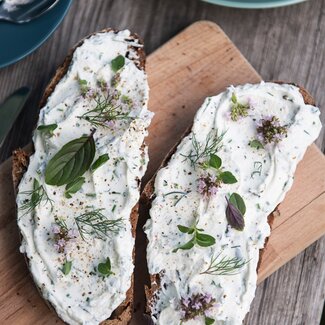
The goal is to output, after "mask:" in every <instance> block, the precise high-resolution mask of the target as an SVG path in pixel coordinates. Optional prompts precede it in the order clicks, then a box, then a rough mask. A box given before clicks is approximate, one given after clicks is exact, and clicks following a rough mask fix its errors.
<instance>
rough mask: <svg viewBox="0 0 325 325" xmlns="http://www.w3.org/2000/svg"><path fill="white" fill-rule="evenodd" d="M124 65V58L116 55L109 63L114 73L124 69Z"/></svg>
mask: <svg viewBox="0 0 325 325" xmlns="http://www.w3.org/2000/svg"><path fill="white" fill-rule="evenodd" d="M124 64H125V58H124V56H123V55H118V56H117V57H116V58H115V59H113V60H112V62H111V67H112V70H113V71H114V72H117V71H118V70H120V69H121V68H123V67H124Z"/></svg>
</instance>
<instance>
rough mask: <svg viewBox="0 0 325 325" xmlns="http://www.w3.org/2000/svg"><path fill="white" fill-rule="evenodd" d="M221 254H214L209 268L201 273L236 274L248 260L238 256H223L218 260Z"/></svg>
mask: <svg viewBox="0 0 325 325" xmlns="http://www.w3.org/2000/svg"><path fill="white" fill-rule="evenodd" d="M219 256H220V254H218V255H217V256H216V257H214V256H212V257H211V261H210V264H209V266H208V268H207V269H206V270H205V271H203V272H201V273H200V274H209V275H235V274H238V273H239V270H240V269H241V268H242V267H243V266H245V265H246V264H247V263H248V261H246V260H244V259H242V258H238V257H225V256H224V257H223V258H222V259H221V260H219V261H218V258H219Z"/></svg>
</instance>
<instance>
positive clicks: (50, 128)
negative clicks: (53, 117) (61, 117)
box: [37, 124, 58, 136]
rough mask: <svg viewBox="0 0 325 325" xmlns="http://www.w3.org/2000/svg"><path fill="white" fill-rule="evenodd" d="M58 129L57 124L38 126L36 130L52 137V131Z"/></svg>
mask: <svg viewBox="0 0 325 325" xmlns="http://www.w3.org/2000/svg"><path fill="white" fill-rule="evenodd" d="M57 127H58V125H57V124H48V125H39V126H38V128H37V130H38V131H40V132H42V133H45V134H49V135H50V136H52V135H53V131H54V130H55V129H56V128H57Z"/></svg>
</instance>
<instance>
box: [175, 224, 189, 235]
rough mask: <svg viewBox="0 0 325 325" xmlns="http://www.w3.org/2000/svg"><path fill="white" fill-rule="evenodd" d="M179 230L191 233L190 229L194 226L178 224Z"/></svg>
mask: <svg viewBox="0 0 325 325" xmlns="http://www.w3.org/2000/svg"><path fill="white" fill-rule="evenodd" d="M177 228H178V230H179V231H180V232H182V233H184V234H187V233H189V231H191V230H192V228H189V227H185V226H181V225H178V226H177Z"/></svg>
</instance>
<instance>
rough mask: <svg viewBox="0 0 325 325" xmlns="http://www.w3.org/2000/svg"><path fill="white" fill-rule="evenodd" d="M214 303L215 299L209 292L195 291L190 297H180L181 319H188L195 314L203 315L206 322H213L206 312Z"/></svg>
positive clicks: (195, 315) (192, 317)
mask: <svg viewBox="0 0 325 325" xmlns="http://www.w3.org/2000/svg"><path fill="white" fill-rule="evenodd" d="M215 303H216V300H215V299H214V298H212V296H211V295H210V294H209V293H206V294H203V293H197V294H193V295H192V296H190V297H186V298H183V297H182V298H181V301H180V309H181V310H180V312H181V317H182V321H188V320H190V319H194V318H195V317H197V316H204V317H205V323H206V324H213V322H214V319H212V318H209V317H207V316H206V313H207V311H208V310H209V309H211V308H213V307H214V305H215ZM211 322H212V323H211Z"/></svg>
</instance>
